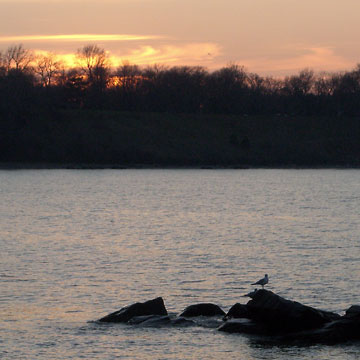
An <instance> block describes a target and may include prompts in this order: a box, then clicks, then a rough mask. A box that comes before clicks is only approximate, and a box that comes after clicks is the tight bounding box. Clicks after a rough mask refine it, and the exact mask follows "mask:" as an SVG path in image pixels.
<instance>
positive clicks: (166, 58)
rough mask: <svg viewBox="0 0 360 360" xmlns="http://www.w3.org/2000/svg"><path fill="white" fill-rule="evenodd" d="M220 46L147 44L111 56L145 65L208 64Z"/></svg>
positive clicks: (205, 44) (217, 54) (217, 53)
mask: <svg viewBox="0 0 360 360" xmlns="http://www.w3.org/2000/svg"><path fill="white" fill-rule="evenodd" d="M220 53H221V48H220V46H219V45H218V44H216V43H207V42H204V43H190V44H189V43H185V44H179V45H162V46H154V45H147V46H142V47H140V48H136V49H132V50H130V51H129V52H127V53H124V54H122V55H120V56H119V55H114V56H112V59H113V62H114V63H119V62H121V61H123V60H129V61H130V62H132V63H135V64H139V65H145V64H154V63H164V64H169V65H174V64H182V65H208V64H209V63H212V62H213V60H214V59H215V58H216V57H218V56H219V55H220Z"/></svg>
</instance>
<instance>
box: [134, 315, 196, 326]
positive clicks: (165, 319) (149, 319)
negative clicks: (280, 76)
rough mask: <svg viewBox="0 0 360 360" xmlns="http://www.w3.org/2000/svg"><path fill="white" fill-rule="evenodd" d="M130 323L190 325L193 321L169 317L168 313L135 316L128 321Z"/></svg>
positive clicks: (142, 324) (143, 324) (141, 324)
mask: <svg viewBox="0 0 360 360" xmlns="http://www.w3.org/2000/svg"><path fill="white" fill-rule="evenodd" d="M128 324H130V325H140V326H144V327H162V326H176V327H182V326H192V325H195V323H194V322H193V321H191V320H187V319H185V318H183V317H176V318H171V317H170V316H168V315H146V316H136V317H133V318H132V319H130V320H129V321H128Z"/></svg>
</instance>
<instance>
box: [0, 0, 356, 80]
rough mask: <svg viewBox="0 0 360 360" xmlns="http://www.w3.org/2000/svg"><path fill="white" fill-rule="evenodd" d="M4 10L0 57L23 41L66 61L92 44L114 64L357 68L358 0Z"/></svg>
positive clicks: (5, 4) (156, 1)
mask: <svg viewBox="0 0 360 360" xmlns="http://www.w3.org/2000/svg"><path fill="white" fill-rule="evenodd" d="M0 4H1V13H0V21H1V36H0V51H4V50H6V48H7V47H8V46H13V45H15V44H20V43H22V44H24V46H25V47H26V48H28V49H33V50H37V51H52V52H55V53H58V54H67V55H61V56H65V57H67V58H68V59H69V56H70V55H68V54H75V53H76V51H77V49H79V48H80V47H82V46H84V45H87V44H88V43H91V44H97V45H98V46H100V47H101V48H103V49H105V50H106V51H108V54H109V57H110V58H111V61H112V63H113V64H118V63H121V62H122V61H124V60H128V61H130V62H132V63H137V64H139V65H151V64H153V63H163V64H169V65H199V66H205V67H207V68H209V69H216V68H219V67H222V66H226V65H227V64H229V63H236V64H240V65H244V66H246V67H247V69H248V70H249V71H251V72H256V73H259V74H262V75H275V76H284V75H287V74H289V73H294V72H298V71H300V70H301V69H303V68H312V69H314V70H316V71H321V70H324V71H339V70H346V69H349V68H353V67H355V66H356V64H357V63H358V62H360V47H359V40H358V35H359V25H358V14H359V12H360V2H359V1H358V0H346V4H342V3H341V2H339V1H337V0H317V1H316V2H313V1H310V0H303V1H301V2H300V1H289V0H257V1H254V0H237V1H235V0H211V1H209V2H208V3H207V4H206V7H204V3H203V2H202V1H200V0H192V1H190V0H182V1H180V0H171V1H170V0H136V1H135V0H133V1H130V0H117V1H115V0H106V1H99V0H90V1H88V2H85V1H82V0H77V1H70V0H62V1H59V0H56V1H45V0H17V1H10V0H0ZM19 4H21V6H19ZM85 4H86V5H85ZM14 24H16V26H15V25H14ZM70 57H71V56H70ZM68 62H70V63H71V61H70V60H69V61H68Z"/></svg>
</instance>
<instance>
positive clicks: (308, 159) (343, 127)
mask: <svg viewBox="0 0 360 360" xmlns="http://www.w3.org/2000/svg"><path fill="white" fill-rule="evenodd" d="M1 126H2V128H1V133H0V140H1V143H0V162H1V163H2V164H3V167H17V166H19V167H31V166H36V167H41V166H42V165H41V164H43V166H46V167H79V168H83V167H85V168H86V167H89V168H96V167H99V168H102V167H115V168H121V167H207V166H211V167H263V166H265V167H327V166H340V167H358V166H359V165H360V141H359V140H360V119H357V118H339V117H336V118H325V117H324V118H322V117H316V118H315V117H291V116H285V115H284V116H282V115H279V116H264V117H260V116H231V115H226V116H221V115H201V114H199V115H193V114H191V115H187V114H168V113H135V112H115V111H114V112H111V111H90V110H89V111H85V110H62V111H56V112H52V113H42V114H36V115H33V116H32V117H31V118H29V119H26V121H24V122H23V123H21V124H18V123H17V124H15V123H11V122H7V123H3V124H1ZM35 164H37V165H35Z"/></svg>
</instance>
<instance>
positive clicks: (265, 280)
mask: <svg viewBox="0 0 360 360" xmlns="http://www.w3.org/2000/svg"><path fill="white" fill-rule="evenodd" d="M268 282H269V277H268V274H265V276H264V277H263V278H262V279H260V280H259V281H257V282H255V283H253V284H251V285H261V286H262V288H264V285H266V284H267V283H268Z"/></svg>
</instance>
